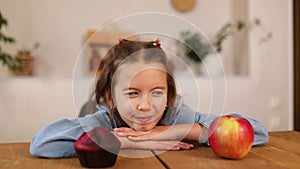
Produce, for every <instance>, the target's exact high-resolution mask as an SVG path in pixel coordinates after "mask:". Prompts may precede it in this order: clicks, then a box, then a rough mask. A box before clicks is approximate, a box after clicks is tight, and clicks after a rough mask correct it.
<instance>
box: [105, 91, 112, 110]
mask: <svg viewBox="0 0 300 169" xmlns="http://www.w3.org/2000/svg"><path fill="white" fill-rule="evenodd" d="M105 99H106V100H107V104H108V106H109V108H110V109H113V108H114V102H113V99H112V97H111V92H110V91H107V92H105Z"/></svg>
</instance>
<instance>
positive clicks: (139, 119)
mask: <svg viewBox="0 0 300 169" xmlns="http://www.w3.org/2000/svg"><path fill="white" fill-rule="evenodd" d="M152 118H153V116H142V117H134V119H136V121H137V122H140V123H148V122H151V121H152Z"/></svg>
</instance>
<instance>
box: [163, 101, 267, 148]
mask: <svg viewBox="0 0 300 169" xmlns="http://www.w3.org/2000/svg"><path fill="white" fill-rule="evenodd" d="M229 115H232V116H237V117H242V118H245V119H247V120H248V121H249V122H250V123H251V125H252V127H253V129H254V142H253V145H254V146H255V145H262V144H266V143H267V142H268V140H269V136H268V131H267V130H266V128H265V127H264V126H263V125H262V124H261V123H260V122H259V121H257V120H254V119H252V118H249V117H245V116H242V115H240V114H236V113H234V114H229ZM216 117H218V116H217V115H214V114H201V113H199V112H195V111H193V110H192V109H190V108H189V107H188V106H186V105H185V104H183V103H182V102H181V101H178V100H177V101H176V104H175V108H174V110H173V111H172V113H169V116H167V117H166V121H167V125H176V124H194V123H199V124H201V125H202V126H203V127H204V129H203V132H202V134H201V136H200V138H199V142H200V143H205V144H207V145H209V143H208V140H207V137H208V132H207V130H208V128H209V126H210V124H211V122H212V121H213V120H214V119H215V118H216Z"/></svg>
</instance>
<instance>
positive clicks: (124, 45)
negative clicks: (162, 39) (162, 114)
mask: <svg viewBox="0 0 300 169" xmlns="http://www.w3.org/2000/svg"><path fill="white" fill-rule="evenodd" d="M145 49H151V50H145ZM152 49H153V50H152ZM129 55H130V57H128V56H129ZM135 62H143V63H160V64H162V65H163V66H164V67H165V69H166V72H167V86H168V95H167V106H168V109H169V110H172V109H173V107H174V103H175V99H176V95H177V93H176V86H175V80H174V78H173V76H172V75H171V73H170V71H169V66H168V59H167V56H166V54H165V52H164V51H163V50H162V49H161V47H160V45H157V41H150V42H141V41H129V40H122V41H121V42H120V43H119V44H116V45H114V46H113V47H112V48H111V49H110V50H109V51H108V52H107V53H106V55H105V56H104V58H103V63H104V64H103V67H102V69H101V70H99V71H101V73H100V74H99V77H98V80H97V83H96V89H95V95H96V101H97V103H98V104H102V105H105V106H106V107H108V108H110V112H109V113H110V118H111V119H113V118H114V119H115V120H116V122H117V123H118V122H120V121H122V120H121V119H120V116H119V113H118V111H117V110H116V109H115V108H114V107H113V106H111V104H110V103H109V100H108V99H112V98H113V97H112V96H113V93H111V92H112V91H111V89H113V87H114V86H113V83H112V81H113V76H114V74H115V73H116V70H117V69H118V67H119V66H121V65H122V64H125V63H135ZM112 125H113V124H112Z"/></svg>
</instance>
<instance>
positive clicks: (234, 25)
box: [213, 18, 272, 53]
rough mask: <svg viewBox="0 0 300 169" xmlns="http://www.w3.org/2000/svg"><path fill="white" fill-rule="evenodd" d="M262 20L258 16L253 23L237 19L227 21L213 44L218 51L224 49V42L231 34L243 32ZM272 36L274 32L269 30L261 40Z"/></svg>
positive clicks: (264, 40) (263, 40)
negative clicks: (248, 23)
mask: <svg viewBox="0 0 300 169" xmlns="http://www.w3.org/2000/svg"><path fill="white" fill-rule="evenodd" d="M260 25H261V21H260V19H258V18H255V19H254V21H253V23H250V25H247V24H246V22H245V21H242V20H237V21H233V22H227V23H226V24H224V25H223V26H222V27H221V29H220V30H219V31H217V34H216V36H215V39H214V41H213V45H214V47H215V49H216V51H217V52H218V53H220V52H221V51H222V44H223V42H224V41H225V40H226V39H227V38H229V37H230V36H234V35H235V34H237V33H239V32H241V31H242V30H243V29H247V28H250V27H251V26H260ZM271 37H272V33H271V32H268V33H267V34H266V36H265V37H263V38H262V39H261V42H266V41H268V40H269V39H270V38H271Z"/></svg>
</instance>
